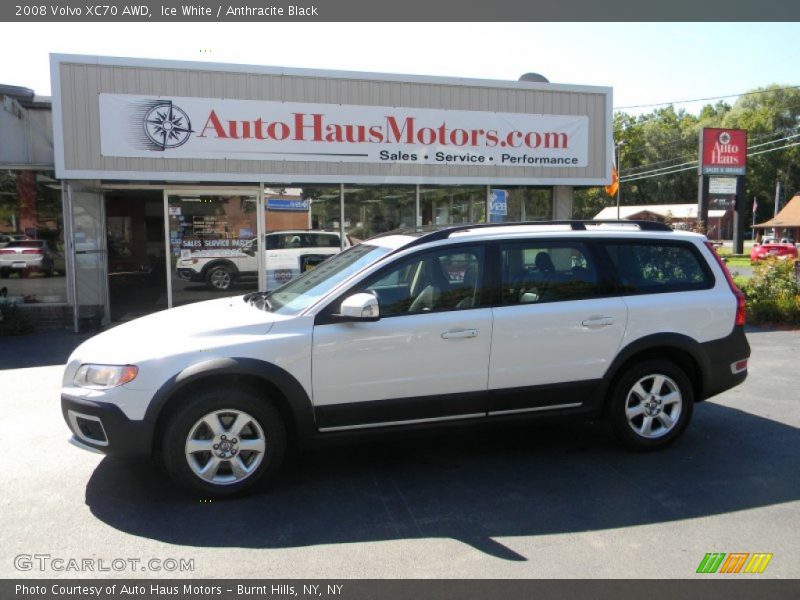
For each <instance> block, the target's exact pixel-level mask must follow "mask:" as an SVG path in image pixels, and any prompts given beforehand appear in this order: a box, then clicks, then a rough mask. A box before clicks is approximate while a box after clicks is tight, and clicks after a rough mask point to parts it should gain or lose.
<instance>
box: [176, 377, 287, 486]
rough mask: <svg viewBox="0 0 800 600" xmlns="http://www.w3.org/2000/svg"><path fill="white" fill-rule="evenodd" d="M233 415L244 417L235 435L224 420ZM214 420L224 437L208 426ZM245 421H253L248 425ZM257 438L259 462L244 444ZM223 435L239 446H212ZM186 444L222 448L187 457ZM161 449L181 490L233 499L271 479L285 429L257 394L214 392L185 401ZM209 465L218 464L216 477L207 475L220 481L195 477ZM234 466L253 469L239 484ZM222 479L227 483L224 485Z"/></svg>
mask: <svg viewBox="0 0 800 600" xmlns="http://www.w3.org/2000/svg"><path fill="white" fill-rule="evenodd" d="M220 413H221V414H220ZM237 413H238V414H244V415H245V416H244V417H242V422H243V423H245V428H244V429H242V430H241V431H238V432H237V431H234V430H233V428H234V427H232V426H235V423H234V422H230V421H228V420H227V419H234V418H235V415H236V414H237ZM212 415H214V417H217V420H216V421H215V422H216V423H217V424H220V425H222V432H221V436H222V437H220V435H219V434H218V435H216V436H214V435H213V433H212V432H211V430H210V429H209V428H208V427H207V425H206V422H208V421H211V420H214V419H213V417H212ZM248 417H251V418H252V419H251V421H249V422H248V421H247V418H248ZM201 421H202V423H201ZM253 422H255V424H257V426H256V425H254V424H253ZM225 427H231V429H229V430H226V429H225ZM259 428H260V432H259V431H258V429H259ZM259 433H260V434H261V436H263V437H262V438H261V439H263V442H264V443H263V452H260V455H261V456H260V458H258V454H259V453H253V452H249V451H248V450H246V449H245V448H244V444H243V442H245V441H250V442H254V441H255V440H258V439H259ZM190 436H191V437H190ZM226 436H228V437H227V440H228V441H232V442H234V443H235V444H237V445H236V446H235V447H226V448H222V447H221V446H220V444H217V445H213V444H214V442H220V443H221V442H222V440H226ZM235 436H240V437H241V439H239V438H237V437H235ZM246 437H248V438H249V439H247V440H246V439H245V438H246ZM190 441H191V442H195V443H201V444H210V445H211V448H217V447H218V446H220V448H217V450H211V449H210V450H209V451H208V452H206V451H201V450H198V451H196V452H195V453H194V454H190V453H189V450H188V447H187V445H188V443H189V442H190ZM238 444H241V446H242V447H239V445H238ZM162 450H163V460H164V465H165V466H166V468H167V471H168V472H169V473H170V475H171V476H172V478H173V479H174V480H175V481H176V482H177V483H178V484H180V485H181V486H182V487H183V488H184V489H186V490H188V491H190V492H192V493H194V494H197V495H199V496H201V497H203V498H224V497H231V496H236V495H240V494H243V493H244V492H246V491H249V490H252V489H253V488H254V487H255V486H257V485H260V484H264V483H266V482H268V481H270V480H271V479H272V478H273V477H274V476H275V474H276V473H277V472H278V470H279V469H280V466H281V463H282V462H283V457H284V454H285V452H286V427H285V425H284V423H283V419H282V418H281V415H280V413H279V412H278V410H277V409H276V408H275V406H274V405H273V404H272V403H271V402H270V401H269V399H267V398H265V397H264V396H263V394H261V393H259V392H258V391H256V390H254V389H251V388H249V387H243V386H231V387H212V388H210V389H207V390H203V391H200V392H198V393H197V394H193V395H191V396H188V397H187V398H186V399H185V401H184V405H183V406H182V407H181V408H180V409H179V410H178V411H177V412H176V413H175V414H174V415H173V416H172V418H171V419H170V421H169V423H168V424H167V426H166V428H165V430H164V437H163V439H162ZM225 452H228V454H225ZM237 452H238V453H237ZM212 453H213V454H212ZM226 457H227V458H226ZM206 459H207V462H206ZM212 460H216V463H218V464H219V467H218V468H216V469H215V471H216V473H217V474H216V475H214V474H212V473H211V472H210V471H209V474H210V476H213V477H214V478H215V479H218V481H216V480H215V481H212V480H209V479H204V478H202V477H201V476H200V475H198V474H197V472H196V471H197V470H198V469H201V468H202V467H203V466H211V467H212V468H213V464H212ZM190 461H191V462H192V464H190ZM234 461H237V463H236V464H237V466H239V465H245V466H246V467H245V468H248V467H250V466H252V469H253V470H252V471H251V472H249V473H248V474H246V475H243V476H241V478H239V479H237V475H236V473H235V469H234V468H233V467H234ZM248 461H250V462H249V465H248ZM240 468H241V467H240ZM226 477H227V478H228V479H229V481H223V479H225V478H226Z"/></svg>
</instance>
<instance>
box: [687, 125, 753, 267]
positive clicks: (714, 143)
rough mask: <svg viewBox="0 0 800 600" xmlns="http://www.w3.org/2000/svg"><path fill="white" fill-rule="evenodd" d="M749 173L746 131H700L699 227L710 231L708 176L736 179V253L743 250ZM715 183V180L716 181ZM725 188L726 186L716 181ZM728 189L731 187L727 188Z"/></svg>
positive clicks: (734, 249) (709, 128)
mask: <svg viewBox="0 0 800 600" xmlns="http://www.w3.org/2000/svg"><path fill="white" fill-rule="evenodd" d="M746 171H747V131H746V130H744V129H719V128H711V127H704V128H703V129H702V130H701V131H700V162H699V168H698V176H699V180H698V184H697V225H698V228H699V229H700V230H701V231H702V232H703V233H706V232H707V231H708V195H709V181H708V180H709V178H708V177H707V176H708V175H735V176H736V180H737V181H736V199H735V201H734V207H735V213H734V227H733V252H734V254H742V252H743V250H744V220H743V218H742V217H743V216H744V202H743V201H742V196H743V194H744V175H745V173H746ZM715 179H716V178H715ZM714 183H715V187H716V186H718V185H722V186H726V184H727V182H721V181H719V180H717V181H715V182H714ZM727 185H729V184H727Z"/></svg>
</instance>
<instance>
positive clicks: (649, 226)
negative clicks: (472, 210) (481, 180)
mask: <svg viewBox="0 0 800 600" xmlns="http://www.w3.org/2000/svg"><path fill="white" fill-rule="evenodd" d="M587 224H588V225H637V226H638V227H639V230H640V231H672V228H670V227H669V226H668V225H665V224H664V223H660V222H659V221H641V220H631V221H629V220H626V219H619V220H617V219H585V220H580V219H573V220H566V221H524V222H519V221H518V222H512V223H473V224H472V225H456V226H453V227H445V228H443V229H437V230H436V231H432V232H430V233H426V234H424V235H422V236H420V237H418V238H417V239H416V240H414V241H413V242H411V243H410V244H408V245H406V246H404V247H403V248H404V249H405V248H410V247H412V246H419V245H420V244H427V243H429V242H436V241H438V240H446V239H448V238H449V237H450V236H451V235H452V234H454V233H457V232H459V231H470V230H472V229H485V228H489V227H520V226H530V225H569V226H570V228H571V229H572V231H586V225H587Z"/></svg>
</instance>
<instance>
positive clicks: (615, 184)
mask: <svg viewBox="0 0 800 600" xmlns="http://www.w3.org/2000/svg"><path fill="white" fill-rule="evenodd" d="M617 190H619V173H617V165H616V163H612V164H611V183H610V184H609V185H607V186H606V194H608V195H609V196H611V197H612V198H613V197H614V196H616V195H617Z"/></svg>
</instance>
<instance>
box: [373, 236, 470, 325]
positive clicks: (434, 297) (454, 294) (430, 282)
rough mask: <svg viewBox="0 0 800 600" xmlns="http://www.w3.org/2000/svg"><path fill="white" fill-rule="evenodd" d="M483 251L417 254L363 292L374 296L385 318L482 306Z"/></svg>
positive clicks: (458, 248)
mask: <svg viewBox="0 0 800 600" xmlns="http://www.w3.org/2000/svg"><path fill="white" fill-rule="evenodd" d="M483 262H484V260H483V249H482V248H481V247H476V246H469V247H457V248H447V249H442V250H436V251H433V252H426V253H424V254H417V255H415V256H413V257H410V258H408V259H405V260H403V261H401V262H399V263H398V264H396V265H394V266H393V267H391V268H390V269H389V270H388V271H384V272H383V273H381V274H380V275H378V278H377V279H375V280H373V281H371V282H369V283H368V284H367V285H366V286H365V287H364V288H363V289H362V290H361V291H364V292H369V293H372V294H374V295H375V296H376V297H377V298H378V303H379V304H380V309H381V317H390V316H395V315H401V314H413V313H424V312H433V311H442V310H461V309H466V308H473V307H475V306H478V305H479V304H480V292H481V285H480V282H481V278H482V276H483Z"/></svg>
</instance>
